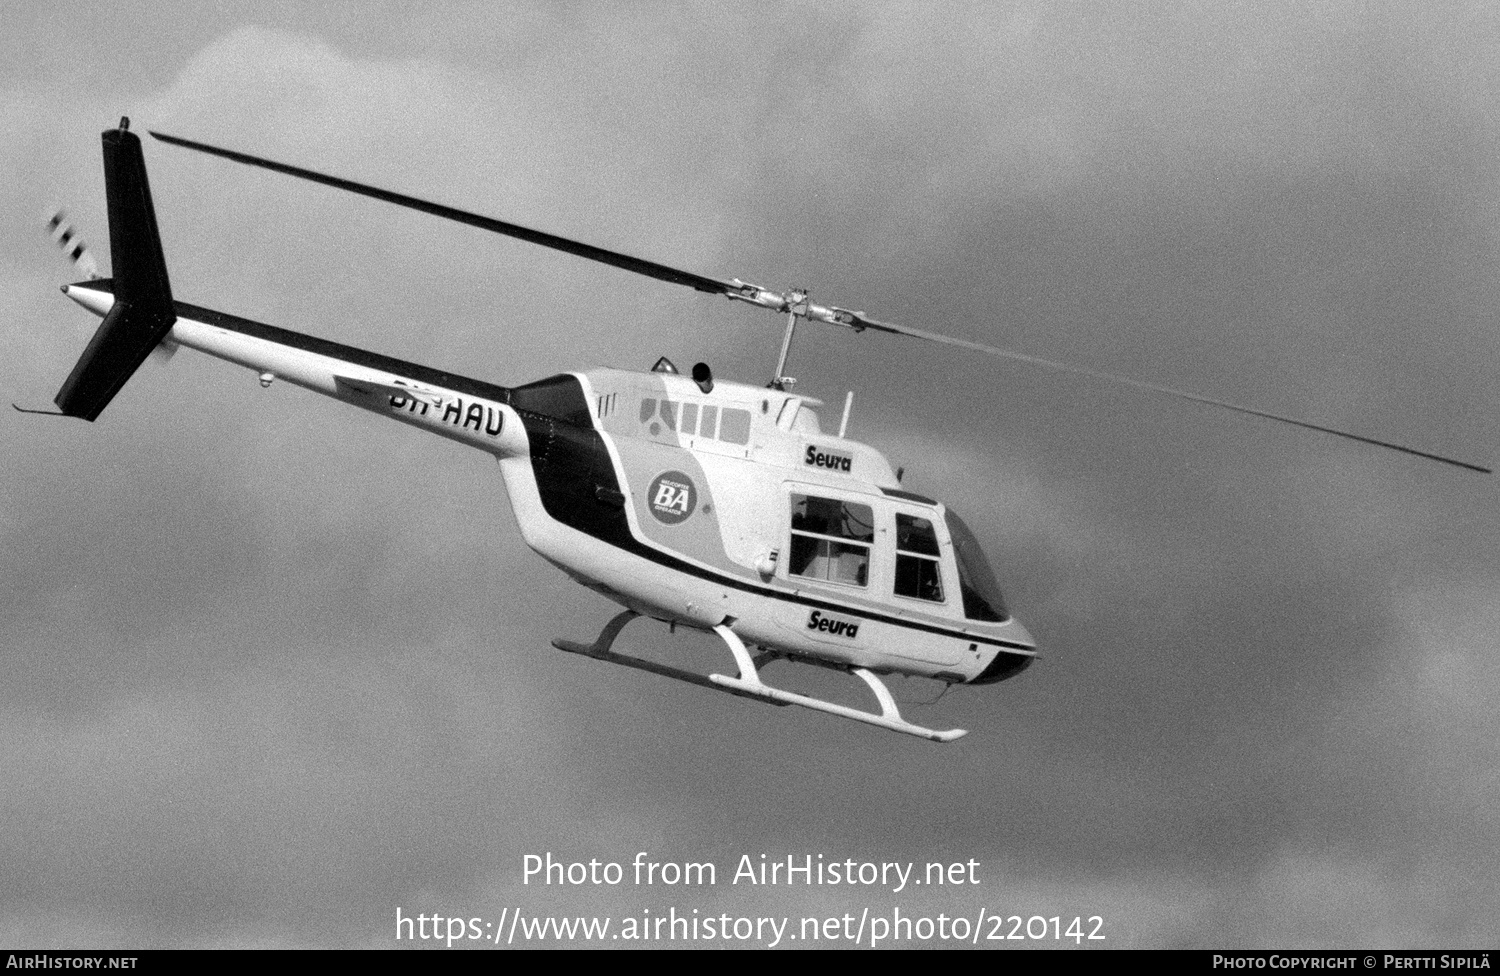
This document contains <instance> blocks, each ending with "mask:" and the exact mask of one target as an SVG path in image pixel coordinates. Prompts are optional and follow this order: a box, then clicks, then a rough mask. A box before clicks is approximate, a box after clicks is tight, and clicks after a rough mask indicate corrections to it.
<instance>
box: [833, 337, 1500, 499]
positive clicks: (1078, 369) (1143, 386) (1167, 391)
mask: <svg viewBox="0 0 1500 976" xmlns="http://www.w3.org/2000/svg"><path fill="white" fill-rule="evenodd" d="M831 311H832V312H833V314H834V316H835V319H836V322H835V324H838V325H846V326H848V327H849V328H851V329H854V330H855V331H862V330H864V329H874V330H875V331H877V332H889V333H892V334H893V335H906V336H912V337H913V338H916V339H927V340H929V341H931V342H941V343H944V344H946V345H950V346H958V347H960V348H962V349H972V350H974V351H975V352H982V353H985V354H987V355H990V356H999V357H1001V358H1003V359H1011V360H1015V361H1016V362H1022V363H1030V364H1031V365H1033V366H1043V367H1046V368H1047V369H1053V370H1058V371H1059V372H1064V373H1074V374H1077V375H1079V376H1090V377H1093V378H1094V379H1099V380H1107V381H1109V382H1111V383H1121V384H1124V385H1125V386H1133V387H1135V388H1136V389H1138V390H1146V391H1148V392H1151V393H1160V394H1162V395H1164V396H1170V397H1176V398H1177V399H1179V400H1189V401H1191V402H1193V403H1203V404H1207V405H1209V406H1213V407H1222V408H1224V409H1225V410H1233V411H1235V412H1236V413H1242V414H1248V415H1249V416H1251V417H1262V418H1264V419H1266V420H1275V421H1279V422H1280V423H1284V424H1292V425H1294V426H1297V427H1305V428H1306V429H1308V430H1316V431H1321V432H1322V433H1325V434H1332V435H1333V436H1335V437H1343V438H1345V439H1347V440H1351V441H1358V442H1360V443H1361V444H1373V445H1374V446H1376V447H1385V448H1389V449H1390V450H1393V451H1400V452H1401V453H1403V454H1412V455H1415V456H1416V457H1420V458H1426V459H1428V460H1429V461H1440V462H1442V463H1443V464H1451V465H1453V466H1454V467H1458V468H1465V469H1467V470H1469V471H1478V472H1479V473H1481V474H1491V473H1492V469H1490V468H1486V467H1482V466H1480V465H1478V464H1470V463H1469V462H1468V461H1459V460H1456V459H1454V458H1450V457H1444V456H1443V455H1441V454H1432V453H1430V452H1428V451H1419V450H1417V449H1416V448H1413V447H1406V446H1405V445H1403V444H1395V443H1392V442H1391V441H1382V440H1378V439H1377V438H1374V437H1366V436H1364V435H1363V434H1352V433H1350V432H1349V431H1346V430H1339V429H1337V428H1335V427H1325V426H1324V425H1322V424H1315V423H1312V422H1310V421H1306V420H1298V419H1297V418H1296V417H1287V416H1284V415H1282V414H1278V413H1271V412H1269V411H1266V410H1256V409H1255V408H1253V407H1245V406H1241V405H1240V404H1238V403H1230V402H1229V401H1227V400H1216V399H1214V398H1212V397H1205V396H1198V395H1197V394H1194V393H1184V392H1182V391H1181V390H1174V389H1172V388H1171V387H1166V386H1158V385H1157V384H1155V383H1147V382H1145V381H1143V380H1136V379H1131V378H1130V377H1128V376H1119V375H1117V374H1115V373H1105V372H1102V371H1100V370H1097V369H1089V368H1088V367H1086V366H1073V365H1070V364H1068V363H1060V362H1057V361H1055V360H1051V359H1043V358H1041V357H1040V356H1031V355H1028V354H1026V353H1023V352H1014V351H1012V350H1010V349H1000V348H997V347H995V346H986V345H983V344H982V343H978V342H970V341H968V340H967V339H955V338H953V337H952V336H945V335H939V334H938V333H936V332H927V331H924V330H922V329H913V328H911V327H910V326H905V325H893V324H892V323H890V322H878V321H876V320H874V319H869V318H866V317H865V316H864V315H863V314H861V313H859V312H849V311H846V310H844V309H832V310H831Z"/></svg>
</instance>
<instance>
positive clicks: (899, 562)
mask: <svg viewBox="0 0 1500 976" xmlns="http://www.w3.org/2000/svg"><path fill="white" fill-rule="evenodd" d="M941 556H942V554H941V553H940V552H939V550H938V541H937V533H936V532H935V531H933V528H932V522H930V521H928V520H927V519H924V518H918V517H917V516H915V515H900V514H898V515H897V516H896V586H895V592H896V595H897V596H906V597H912V598H913V599H917V600H931V601H932V602H933V603H942V602H943V573H942V568H941V566H940V564H939V559H940V558H941Z"/></svg>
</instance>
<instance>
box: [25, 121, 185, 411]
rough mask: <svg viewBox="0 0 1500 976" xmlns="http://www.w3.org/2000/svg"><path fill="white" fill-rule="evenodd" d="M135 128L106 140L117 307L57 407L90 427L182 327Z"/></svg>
mask: <svg viewBox="0 0 1500 976" xmlns="http://www.w3.org/2000/svg"><path fill="white" fill-rule="evenodd" d="M128 125H129V121H128V120H126V119H121V120H120V128H118V129H110V130H108V131H107V132H105V133H104V189H105V196H106V198H107V201H108V205H109V251H110V262H111V264H112V265H113V270H114V282H113V288H114V296H115V303H114V307H112V308H111V309H110V311H109V314H108V315H106V316H105V317H104V321H103V322H102V323H101V324H100V326H99V330H98V331H97V332H95V333H94V337H93V339H91V340H90V341H89V344H88V348H86V349H85V350H84V352H83V355H82V356H81V357H79V359H78V363H77V365H75V366H74V367H73V372H72V373H70V374H69V375H68V378H67V380H66V381H64V382H63V385H62V389H60V390H59V391H58V393H57V397H56V398H55V399H54V402H55V403H56V404H57V405H58V407H59V408H61V409H62V412H63V413H65V414H67V415H68V416H71V417H82V418H83V419H84V420H90V421H92V420H94V419H96V418H97V417H98V416H99V415H100V414H101V413H103V412H104V408H105V407H107V406H108V405H109V401H110V400H112V399H114V396H115V394H116V393H118V392H120V388H121V387H123V386H124V385H125V383H126V381H127V380H129V379H130V377H131V376H132V375H133V374H134V373H135V371H136V370H137V369H139V368H140V366H141V363H143V362H145V361H146V357H147V356H149V355H150V354H151V351H152V350H153V349H155V348H156V347H157V345H158V344H159V343H160V342H161V341H162V339H163V338H165V337H166V335H167V333H169V332H171V331H172V323H173V322H175V321H177V314H176V312H175V310H174V308H173V304H172V288H171V285H170V284H169V283H168V281H167V262H166V259H165V258H164V257H163V255H162V248H161V236H160V235H159V234H158V232H157V228H156V212H155V209H154V208H153V207H152V204H151V187H150V185H149V184H148V183H147V182H146V161H145V159H144V158H143V157H142V155H141V140H140V138H139V137H137V136H136V135H135V134H134V133H133V132H131V131H129V129H128V128H127V126H128Z"/></svg>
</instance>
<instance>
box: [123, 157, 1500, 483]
mask: <svg viewBox="0 0 1500 976" xmlns="http://www.w3.org/2000/svg"><path fill="white" fill-rule="evenodd" d="M151 135H152V136H154V137H155V138H157V139H160V140H161V141H162V142H166V143H170V144H172V145H175V146H182V147H183V148H185V149H194V150H197V151H198V152H203V153H208V154H209V155H211V156H219V157H221V158H223V159H228V160H231V161H233V162H236V163H243V164H244V165H246V166H258V167H260V168H262V169H268V170H272V171H273V172H277V173H284V174H286V175H288V176H295V177H298V178H300V179H304V180H311V181H312V182H314V183H322V184H324V185H325V186H331V187H334V188H335V189H339V190H347V191H349V192H350V193H357V194H360V195H361V196H367V197H372V198H374V199H376V200H384V201H385V202H387V203H394V204H396V205H397V206H400V207H408V208H410V209H412V210H420V211H422V212H423V213H429V214H432V215H434V216H437V217H445V218H447V219H448V220H455V221H458V222H459V223H461V224H468V225H469V226H471V227H478V228H480V229H482V230H487V231H491V232H493V233H496V234H504V235H506V236H507V237H514V238H517V239H519V240H523V241H529V242H530V243H532V244H540V245H541V246H542V247H549V248H552V249H554V250H558V251H563V252H566V253H568V254H573V255H576V256H578V257H581V258H587V259H588V260H590V261H598V262H600V263H602V264H608V265H612V266H614V267H616V268H621V269H624V270H626V271H634V272H635V273H636V274H642V275H646V276H647V277H649V278H655V279H657V280H659V281H665V282H668V283H670V284H674V285H686V286H688V287H689V288H694V289H696V290H698V291H702V292H708V293H710V294H718V295H723V296H724V297H726V298H731V299H735V300H737V301H742V302H747V303H749V304H752V305H757V306H759V307H761V308H769V309H772V310H775V311H779V312H791V313H793V314H795V315H796V316H797V317H799V318H805V319H807V320H808V321H812V322H824V323H827V324H829V325H839V326H843V327H845V328H849V329H853V330H854V331H855V332H863V331H864V330H865V329H874V330H875V331H876V332H889V333H891V334H893V335H904V336H911V337H912V338H915V339H926V340H927V341H929V342H941V343H943V344H945V345H950V346H957V347H959V348H961V349H971V350H973V351H975V352H982V353H985V354H986V355H990V356H999V357H1001V358H1003V359H1010V360H1014V361H1016V362H1022V363H1029V364H1031V365H1033V366H1042V367H1045V368H1047V369H1052V370H1057V371H1060V372H1064V373H1074V374H1076V375H1079V376H1090V377H1093V378H1094V379H1099V380H1106V381H1108V382H1111V383H1120V384H1123V385H1125V386H1133V387H1135V388H1136V389H1138V390H1146V391H1149V392H1151V393H1159V394H1162V395H1164V396H1170V397H1176V398H1177V399H1179V400H1188V401H1191V402H1193V403H1202V404H1206V405H1208V406H1214V407H1221V408H1223V409H1225V410H1233V411H1234V412H1236V413H1241V414H1246V415H1248V416H1251V417H1261V418H1264V419H1266V420H1274V421H1277V422H1279V423H1284V424H1292V425H1294V426H1296V427H1303V428H1306V429H1308V430H1316V431H1320V432H1322V433H1325V434H1332V435H1333V436H1335V437H1342V438H1345V439H1346V440H1351V441H1358V442H1359V443H1361V444H1371V445H1374V446H1375V447H1384V448H1388V449H1390V450H1392V451H1400V452H1402V453H1403V454H1410V455H1413V456H1415V457H1420V458H1426V459H1428V460H1430V461H1438V462H1441V463H1443V464H1451V465H1453V466H1454V467H1458V468H1465V469H1467V470H1469V471H1478V472H1480V473H1482V474H1490V473H1491V469H1490V468H1486V467H1481V466H1480V465H1477V464H1470V463H1469V462H1467V461H1459V460H1456V459H1454V458H1450V457H1444V456H1443V455H1441V454H1432V453H1430V452H1427V451H1419V450H1417V449H1415V448H1411V447H1406V446H1405V445H1402V444H1395V443H1392V442H1391V441H1383V440H1378V439H1376V438H1374V437H1365V436H1364V435H1362V434H1353V433H1350V432H1349V431H1344V430H1338V429H1337V428H1334V427H1326V426H1324V425H1322V424H1315V423H1312V422H1310V421H1306V420H1298V419H1297V418H1295V417H1287V416H1284V415H1282V414H1276V413H1270V412H1268V411H1265V410H1256V409H1254V408H1252V407H1245V406H1241V405H1239V404H1237V403H1230V402H1229V401H1227V400H1216V399H1214V398H1212V397H1204V396H1198V395H1196V394H1193V393H1184V392H1182V391H1181V390H1174V389H1172V388H1170V387H1166V386H1159V385H1157V384H1155V383H1147V382H1145V381H1143V380H1136V379H1131V378H1130V377H1127V376H1120V375H1117V374H1115V373H1105V372H1102V371H1100V370H1096V369H1089V368H1087V367H1085V366H1072V365H1069V364H1067V363H1060V362H1057V361H1055V360H1051V359H1043V358H1041V357H1040V356H1031V355H1028V354H1026V353H1021V352H1014V351H1012V350H1009V349H1000V348H998V347H995V346H986V345H984V344H983V343H978V342H970V341H968V340H967V339H955V338H953V337H952V336H946V335H941V334H939V333H936V332H928V331H926V330H924V329H914V328H912V327H910V326H906V325H895V324H893V323H890V322H880V321H877V320H875V319H871V318H867V317H866V316H865V314H864V313H863V312H851V311H849V310H848V309H843V308H838V307H835V306H825V305H817V304H814V303H812V302H810V301H808V300H807V296H806V294H805V293H800V292H793V293H791V294H789V295H783V294H781V293H779V292H775V291H771V290H769V289H766V288H762V287H761V286H759V285H753V284H749V283H747V282H743V281H740V280H739V279H738V278H735V279H733V280H729V281H725V280H723V279H720V278H710V277H708V276H706V275H700V274H695V273H694V272H691V271H683V270H682V269H680V268H673V267H670V266H668V265H665V264H658V263H657V262H655V261H648V260H646V259H645V258H638V257H634V256H632V255H629V254H621V253H620V252H618V251H610V250H607V249H605V248H602V247H596V246H594V245H593V244H585V243H583V242H582V241H575V240H571V239H569V238H566V237H559V236H558V235H556V234H549V233H547V232H546V231H540V230H533V229H532V228H530V227H522V226H521V225H519V224H512V223H508V222H506V221H503V220H496V219H495V218H493V217H486V216H483V215H482V214H476V213H471V212H469V211H467V210H459V209H458V208H457V207H449V206H447V205H445V204H441V203H434V202H432V201H430V200H422V199H419V198H417V197H411V196H407V195H405V194H402V193H395V192H393V191H391V190H382V189H380V188H378V187H374V186H368V185H366V184H364V183H356V182H355V181H353V180H346V179H343V178H342V177H338V176H329V175H327V174H325V173H318V172H315V171H313V170H310V169H303V168H302V167H300V166H290V165H288V164H286V163H278V162H274V161H272V160H269V159H262V158H260V157H259V156H252V155H250V154H249V153H242V152H235V151H234V150H231V149H221V148H219V147H218V146H210V145H208V144H206V143H202V142H194V141H192V140H191V139H182V138H179V137H177V136H169V135H167V134H166V133H163V132H155V131H153V132H152V133H151Z"/></svg>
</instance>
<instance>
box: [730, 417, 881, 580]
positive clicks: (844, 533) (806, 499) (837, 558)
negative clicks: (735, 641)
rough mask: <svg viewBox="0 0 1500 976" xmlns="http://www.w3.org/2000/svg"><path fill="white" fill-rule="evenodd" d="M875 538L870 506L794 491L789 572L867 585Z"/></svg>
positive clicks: (808, 577) (805, 576)
mask: <svg viewBox="0 0 1500 976" xmlns="http://www.w3.org/2000/svg"><path fill="white" fill-rule="evenodd" d="M728 412H729V411H727V410H726V411H725V414H726V419H728V418H727V414H728ZM747 418H748V414H747ZM874 538H875V517H874V513H873V512H872V510H871V508H870V506H869V505H861V504H859V503H856V502H845V501H839V500H838V499H836V498H818V497H816V496H813V495H799V494H794V495H792V545H791V559H790V561H789V562H788V564H787V571H788V572H789V573H791V575H793V576H801V577H803V578H805V579H815V580H824V581H827V582H830V583H845V584H848V585H851V586H865V585H866V584H867V583H868V582H869V575H870V545H871V543H872V542H873V541H874Z"/></svg>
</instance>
